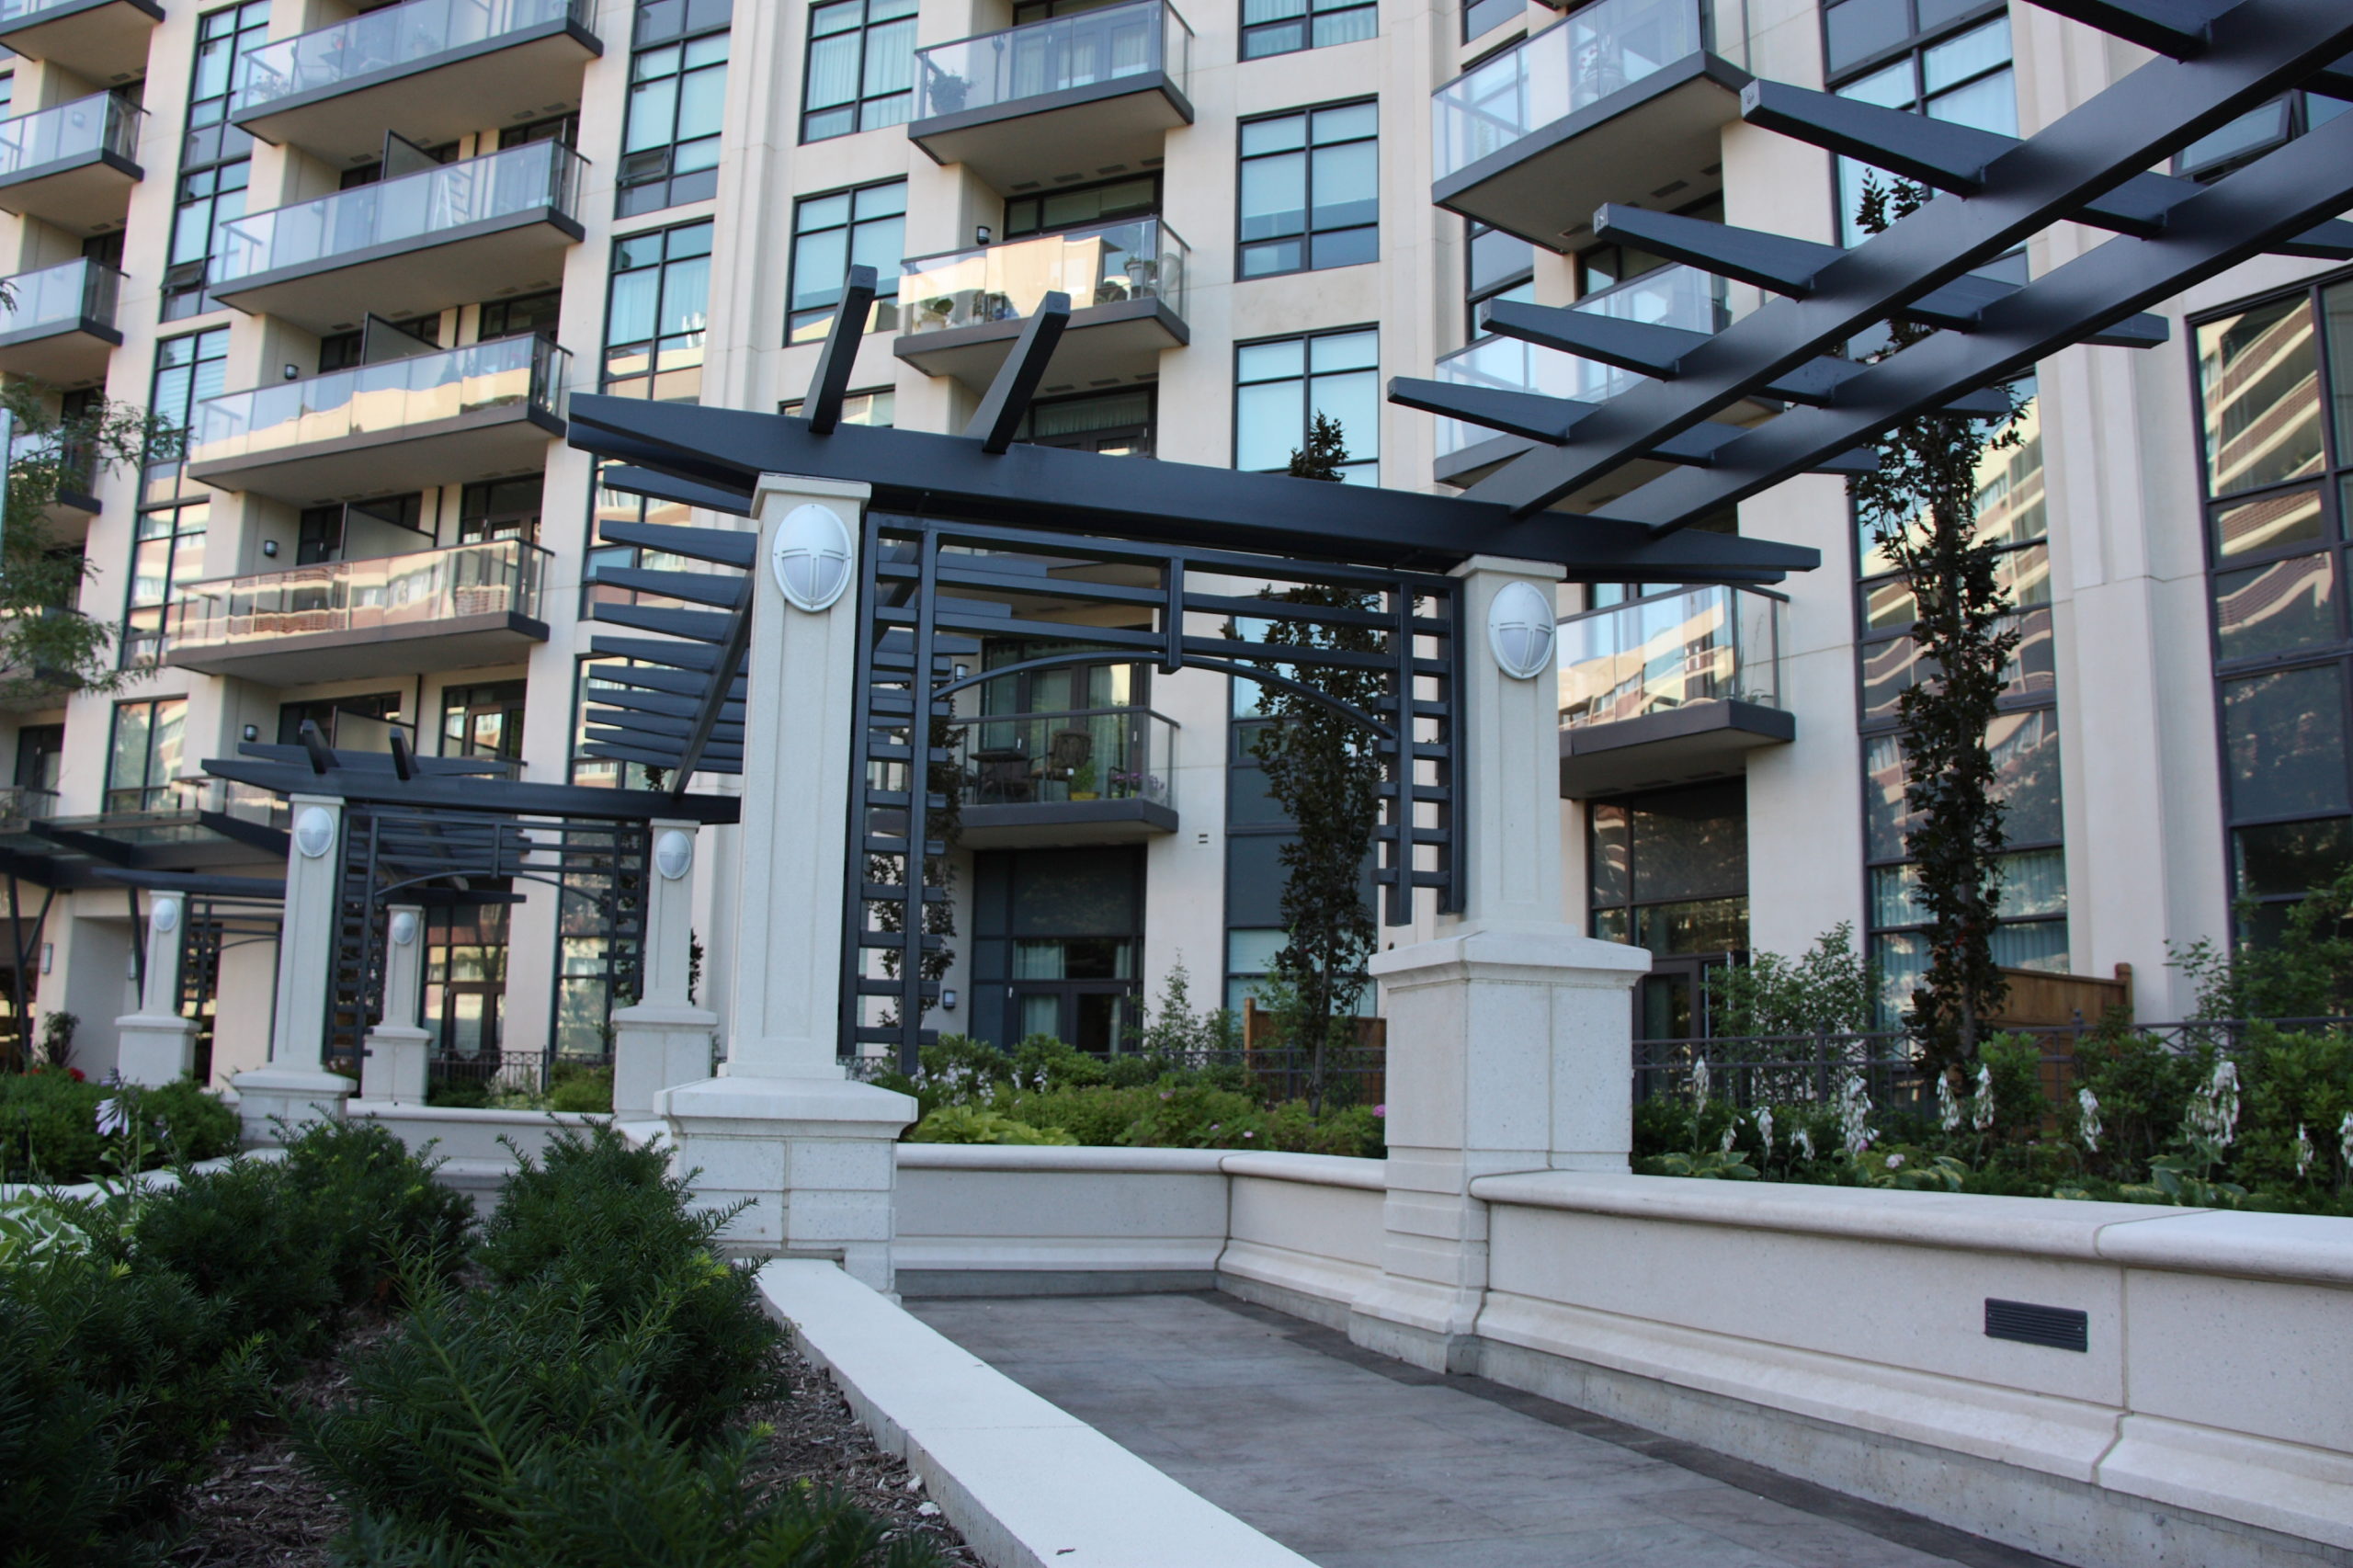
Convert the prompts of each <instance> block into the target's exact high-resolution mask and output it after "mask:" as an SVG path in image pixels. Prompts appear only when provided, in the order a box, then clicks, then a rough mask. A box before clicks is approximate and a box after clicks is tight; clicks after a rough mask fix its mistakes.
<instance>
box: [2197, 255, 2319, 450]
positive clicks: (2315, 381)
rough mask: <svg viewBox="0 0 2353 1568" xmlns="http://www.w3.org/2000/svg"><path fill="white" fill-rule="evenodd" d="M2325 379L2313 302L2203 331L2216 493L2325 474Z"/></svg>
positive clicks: (2271, 308) (2264, 309) (2294, 301)
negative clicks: (2316, 340)
mask: <svg viewBox="0 0 2353 1568" xmlns="http://www.w3.org/2000/svg"><path fill="white" fill-rule="evenodd" d="M2319 378H2320V366H2319V359H2318V356H2317V355H2316V354H2315V353H2314V352H2313V312H2312V304H2311V302H2310V301H2308V300H2307V299H2306V298H2305V297H2304V296H2302V295H2296V296H2293V297H2291V298H2290V299H2286V300H2274V301H2268V302H2267V303H2265V304H2261V305H2257V306H2256V307H2255V308H2254V309H2253V310H2250V311H2246V312H2242V313H2240V314H2238V315H2234V316H2230V317H2226V318H2224V319H2223V320H2221V321H2213V322H2208V323H2206V324H2204V325H2202V326H2200V328H2199V329H2198V389H2199V393H2200V399H2201V402H2202V403H2203V406H2204V415H2205V437H2206V476H2207V485H2208V488H2209V489H2210V490H2211V492H2212V493H2213V494H2216V495H2228V494H2232V493H2233V492H2234V491H2240V490H2255V489H2259V488H2260V487H2262V486H2264V485H2267V484H2277V483H2279V482H2280V481H2282V480H2287V479H2296V478H2300V477H2302V475H2305V474H2308V473H2314V472H2319V469H2320V465H2321V426H2320V380H2319Z"/></svg>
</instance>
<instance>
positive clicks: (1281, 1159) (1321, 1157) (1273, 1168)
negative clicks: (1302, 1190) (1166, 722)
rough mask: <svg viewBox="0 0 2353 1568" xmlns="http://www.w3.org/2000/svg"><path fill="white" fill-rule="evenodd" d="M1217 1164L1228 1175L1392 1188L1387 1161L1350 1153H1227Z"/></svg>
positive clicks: (1376, 1189) (1319, 1184) (1379, 1189)
mask: <svg viewBox="0 0 2353 1568" xmlns="http://www.w3.org/2000/svg"><path fill="white" fill-rule="evenodd" d="M1218 1165H1219V1168H1221V1169H1222V1170H1223V1171H1224V1172H1225V1174H1226V1175H1228V1176H1263V1177H1265V1178H1267V1180H1269V1181H1297V1182H1305V1183H1307V1184H1308V1185H1310V1186H1313V1187H1358V1188H1361V1189H1362V1190H1364V1191H1366V1192H1386V1191H1387V1190H1389V1174H1388V1173H1389V1163H1388V1162H1387V1161H1386V1160H1366V1159H1358V1158H1357V1157H1355V1156H1352V1155H1348V1154H1276V1153H1265V1154H1228V1155H1226V1156H1225V1157H1224V1158H1223V1159H1222V1160H1221V1161H1219V1162H1218Z"/></svg>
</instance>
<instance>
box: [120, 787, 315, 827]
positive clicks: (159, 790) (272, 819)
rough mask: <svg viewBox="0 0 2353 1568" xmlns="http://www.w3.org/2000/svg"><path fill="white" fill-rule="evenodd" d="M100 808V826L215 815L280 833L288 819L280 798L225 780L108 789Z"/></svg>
mask: <svg viewBox="0 0 2353 1568" xmlns="http://www.w3.org/2000/svg"><path fill="white" fill-rule="evenodd" d="M100 804H101V815H100V817H99V819H98V820H99V821H101V822H106V821H108V820H110V819H119V818H123V817H155V818H159V819H165V820H169V821H185V820H186V819H188V818H190V817H193V816H195V815H196V813H197V812H219V813H221V814H222V815H223V816H232V817H235V818H237V819H239V820H240V821H243V822H249V823H255V824H259V825H261V826H263V827H274V828H278V829H280V830H281V831H282V830H283V829H284V828H285V826H286V822H287V816H288V812H287V803H286V800H285V798H284V797H283V796H279V795H274V794H272V793H271V792H270V791H268V790H265V789H262V788H261V787H260V786H258V785H255V784H239V783H235V782H233V781H232V780H230V779H226V778H175V779H172V780H170V781H169V782H167V783H163V784H156V785H152V786H149V787H146V788H141V789H120V790H117V789H109V790H107V791H106V793H105V795H104V796H102V797H101V798H100ZM112 836H117V837H120V836H122V835H119V834H118V835H112Z"/></svg>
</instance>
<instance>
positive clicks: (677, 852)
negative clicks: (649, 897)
mask: <svg viewBox="0 0 2353 1568" xmlns="http://www.w3.org/2000/svg"><path fill="white" fill-rule="evenodd" d="M694 863H695V841H694V840H693V839H691V838H688V836H687V835H685V834H683V833H680V832H679V831H678V830H677V829H676V828H675V827H670V828H665V829H663V830H662V835H661V836H660V837H659V838H656V839H655V840H654V869H655V870H657V871H659V872H661V873H662V878H663V881H672V882H675V881H677V880H678V879H679V878H680V877H683V876H685V875H686V874H687V871H688V868H689V867H691V866H693V865H694Z"/></svg>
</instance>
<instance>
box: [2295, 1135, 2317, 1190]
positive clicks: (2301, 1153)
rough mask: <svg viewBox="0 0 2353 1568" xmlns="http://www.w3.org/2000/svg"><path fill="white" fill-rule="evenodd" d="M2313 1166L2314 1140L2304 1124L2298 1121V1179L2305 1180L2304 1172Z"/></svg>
mask: <svg viewBox="0 0 2353 1568" xmlns="http://www.w3.org/2000/svg"><path fill="white" fill-rule="evenodd" d="M2312 1168H2313V1141H2312V1138H2311V1137H2310V1135H2308V1134H2307V1133H2306V1132H2305V1131H2304V1124H2303V1123H2302V1122H2301V1121H2300V1122H2298V1123H2296V1179H2297V1180H2298V1181H2302V1180H2303V1179H2304V1173H2305V1172H2307V1171H2309V1170H2311V1169H2312Z"/></svg>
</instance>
